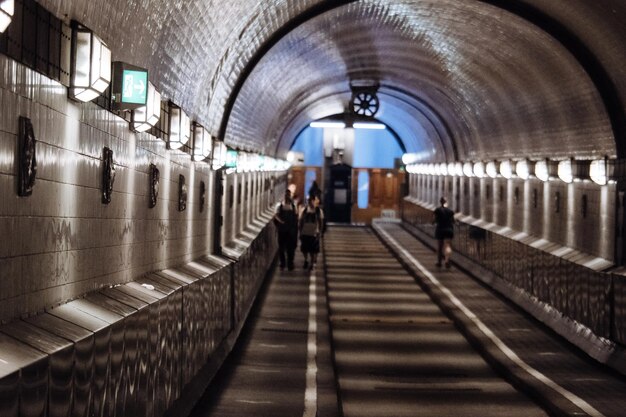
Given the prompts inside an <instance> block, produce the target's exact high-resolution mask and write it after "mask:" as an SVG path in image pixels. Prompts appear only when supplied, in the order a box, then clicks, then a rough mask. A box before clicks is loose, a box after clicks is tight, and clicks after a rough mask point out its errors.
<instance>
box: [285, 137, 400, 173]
mask: <svg viewBox="0 0 626 417" xmlns="http://www.w3.org/2000/svg"><path fill="white" fill-rule="evenodd" d="M354 148H355V149H354V159H353V164H352V166H353V167H354V168H393V167H394V160H395V159H396V158H402V153H403V152H402V149H401V148H400V145H398V142H397V141H396V139H395V138H394V137H393V135H392V134H391V133H389V131H388V130H373V129H356V130H355V131H354ZM291 150H292V151H295V152H302V153H303V154H304V165H306V166H322V165H324V129H318V128H311V127H307V128H306V129H304V130H303V131H302V133H301V134H300V135H299V136H298V137H297V138H296V141H295V143H294V145H293V147H292V148H291Z"/></svg>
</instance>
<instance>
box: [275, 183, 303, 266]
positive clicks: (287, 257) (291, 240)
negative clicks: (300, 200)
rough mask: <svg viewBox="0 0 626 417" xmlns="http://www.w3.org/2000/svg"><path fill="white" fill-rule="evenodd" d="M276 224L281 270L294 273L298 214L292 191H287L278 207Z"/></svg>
mask: <svg viewBox="0 0 626 417" xmlns="http://www.w3.org/2000/svg"><path fill="white" fill-rule="evenodd" d="M274 223H275V224H276V228H277V229H278V259H279V266H280V269H281V270H283V269H285V265H286V266H287V269H288V270H290V271H293V268H294V264H293V258H294V255H295V253H296V246H297V245H298V212H297V210H296V205H295V204H294V202H293V200H292V199H291V191H289V190H285V195H284V197H283V200H282V201H281V202H280V203H278V205H277V206H276V212H275V214H274Z"/></svg>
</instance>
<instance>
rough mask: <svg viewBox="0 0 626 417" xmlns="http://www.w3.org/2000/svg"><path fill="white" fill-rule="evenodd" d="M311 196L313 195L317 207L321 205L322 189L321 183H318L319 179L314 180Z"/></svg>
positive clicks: (310, 190)
mask: <svg viewBox="0 0 626 417" xmlns="http://www.w3.org/2000/svg"><path fill="white" fill-rule="evenodd" d="M309 197H313V200H315V206H316V207H317V206H319V204H320V202H321V200H322V190H321V189H320V187H319V185H317V181H313V183H312V184H311V188H309Z"/></svg>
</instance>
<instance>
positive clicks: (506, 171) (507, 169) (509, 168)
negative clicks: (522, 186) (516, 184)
mask: <svg viewBox="0 0 626 417" xmlns="http://www.w3.org/2000/svg"><path fill="white" fill-rule="evenodd" d="M500 175H502V176H503V177H504V178H506V179H507V180H510V179H511V178H513V164H512V163H511V161H509V160H506V161H502V162H500Z"/></svg>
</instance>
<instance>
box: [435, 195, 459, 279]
mask: <svg viewBox="0 0 626 417" xmlns="http://www.w3.org/2000/svg"><path fill="white" fill-rule="evenodd" d="M439 203H440V204H441V205H440V206H439V207H437V208H436V209H435V212H434V213H433V223H434V224H436V227H435V238H436V239H437V242H438V244H437V266H439V267H440V266H441V263H442V261H443V262H444V264H445V266H446V268H450V255H451V254H452V246H451V241H452V238H453V237H454V211H452V210H451V209H449V208H448V200H447V199H446V198H445V197H441V199H440V200H439Z"/></svg>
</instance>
